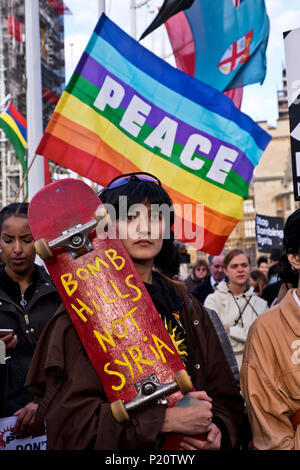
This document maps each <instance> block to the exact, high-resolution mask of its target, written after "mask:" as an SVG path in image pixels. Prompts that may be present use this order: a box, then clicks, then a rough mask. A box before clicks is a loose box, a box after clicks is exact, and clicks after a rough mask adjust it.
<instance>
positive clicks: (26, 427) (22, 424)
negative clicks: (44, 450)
mask: <svg viewBox="0 0 300 470" xmlns="http://www.w3.org/2000/svg"><path fill="white" fill-rule="evenodd" d="M37 407H38V405H37V404H36V403H33V402H30V403H27V405H26V406H24V408H21V409H20V410H18V411H16V412H15V413H14V416H17V417H18V419H17V421H16V424H15V426H14V431H15V432H16V433H17V434H19V435H21V436H29V435H30V434H31V433H32V430H33V426H34V420H35V414H36V410H37Z"/></svg>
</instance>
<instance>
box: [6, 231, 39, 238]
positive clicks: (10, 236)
mask: <svg viewBox="0 0 300 470" xmlns="http://www.w3.org/2000/svg"><path fill="white" fill-rule="evenodd" d="M2 236H5V237H8V238H14V235H10V234H9V233H5V232H3V233H2ZM26 237H32V234H31V232H29V233H25V234H24V235H21V236H20V238H26Z"/></svg>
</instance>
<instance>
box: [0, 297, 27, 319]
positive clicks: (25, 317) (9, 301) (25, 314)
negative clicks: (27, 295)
mask: <svg viewBox="0 0 300 470" xmlns="http://www.w3.org/2000/svg"><path fill="white" fill-rule="evenodd" d="M23 298H24V295H22V300H23ZM0 299H1V300H4V301H5V302H8V303H9V304H12V305H14V306H15V307H17V309H18V310H20V312H22V314H23V317H24V320H25V323H26V326H27V327H28V326H29V317H28V314H27V313H25V312H24V310H22V309H21V308H20V307H19V305H17V304H15V302H13V301H12V300H8V299H5V298H4V297H0ZM22 300H21V302H22ZM24 302H25V305H26V304H27V302H26V300H25V299H24ZM21 305H22V304H21Z"/></svg>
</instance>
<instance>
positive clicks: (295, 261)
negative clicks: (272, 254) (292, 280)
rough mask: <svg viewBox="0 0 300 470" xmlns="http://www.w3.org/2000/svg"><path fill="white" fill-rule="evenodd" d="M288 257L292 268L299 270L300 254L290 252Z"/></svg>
mask: <svg viewBox="0 0 300 470" xmlns="http://www.w3.org/2000/svg"><path fill="white" fill-rule="evenodd" d="M287 257H288V260H289V263H290V265H291V266H292V269H293V270H295V271H299V270H300V256H299V255H295V254H293V253H288V255H287Z"/></svg>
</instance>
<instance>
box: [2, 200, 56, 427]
mask: <svg viewBox="0 0 300 470" xmlns="http://www.w3.org/2000/svg"><path fill="white" fill-rule="evenodd" d="M27 211H28V204H27V203H13V204H10V205H8V206H6V207H4V208H3V209H2V210H1V212H0V247H1V255H2V260H3V264H2V265H1V268H0V328H2V329H12V330H13V333H10V334H8V335H6V336H4V337H2V338H1V340H2V341H4V342H5V345H6V354H7V356H8V357H9V358H8V359H7V361H6V366H7V367H6V377H5V378H4V380H5V386H3V387H2V393H3V396H1V397H0V400H1V402H2V407H1V409H2V417H9V416H12V415H14V416H17V422H16V425H15V431H16V432H17V433H18V434H22V435H26V434H29V433H30V432H31V429H32V426H33V422H34V416H35V412H36V408H37V405H36V404H35V403H33V396H32V395H31V394H30V393H29V392H28V391H27V390H26V389H25V387H24V385H25V379H26V374H27V372H28V369H29V365H30V362H31V359H32V356H33V353H34V350H35V347H36V344H37V342H38V339H39V337H40V334H41V332H42V330H43V328H44V327H45V325H46V323H47V322H48V321H49V320H50V318H51V317H52V315H53V314H54V313H55V311H56V310H57V308H58V307H59V305H60V304H61V300H60V298H59V296H58V294H57V292H56V289H55V288H54V286H53V284H52V282H51V280H50V277H49V276H48V274H47V273H46V271H45V270H44V268H42V267H40V266H38V265H36V264H35V263H34V261H35V249H34V241H33V238H32V235H31V232H30V229H29V225H28V219H27ZM2 385H3V384H2Z"/></svg>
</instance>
